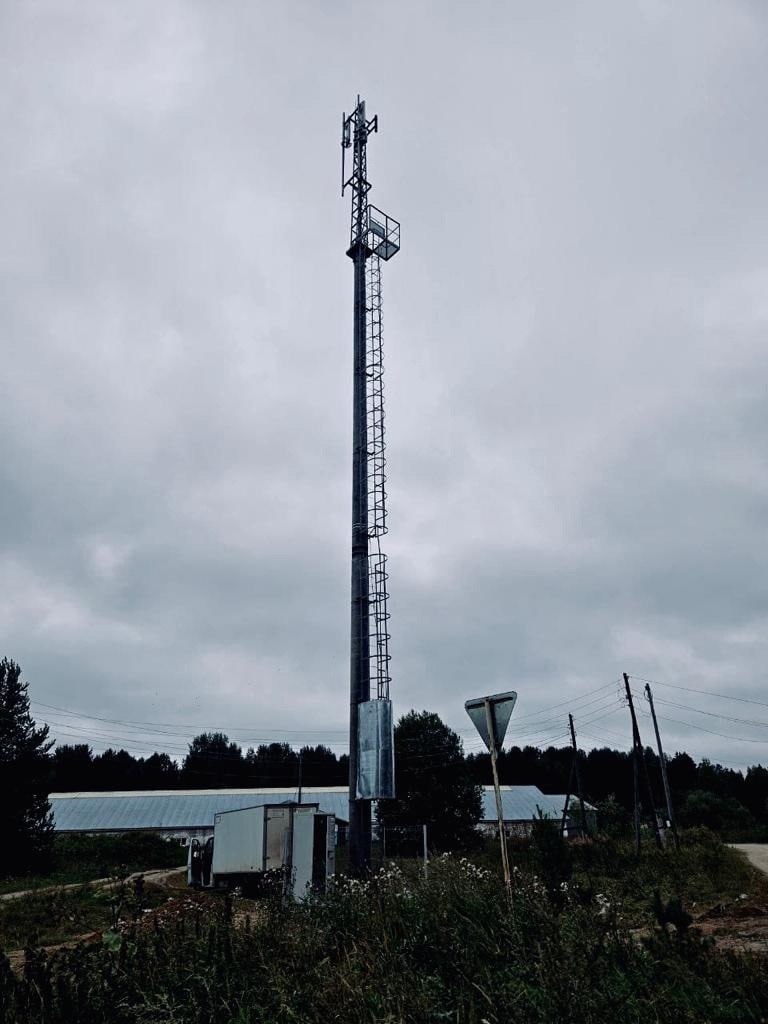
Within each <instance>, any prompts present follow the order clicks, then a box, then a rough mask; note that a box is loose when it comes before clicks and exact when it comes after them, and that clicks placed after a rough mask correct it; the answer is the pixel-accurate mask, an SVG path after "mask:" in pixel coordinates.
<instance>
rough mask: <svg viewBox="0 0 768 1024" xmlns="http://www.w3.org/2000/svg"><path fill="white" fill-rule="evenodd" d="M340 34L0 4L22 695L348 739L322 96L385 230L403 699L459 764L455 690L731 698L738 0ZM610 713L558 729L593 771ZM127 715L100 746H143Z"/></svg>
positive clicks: (746, 643) (751, 50)
mask: <svg viewBox="0 0 768 1024" xmlns="http://www.w3.org/2000/svg"><path fill="white" fill-rule="evenodd" d="M353 9H354V10H355V11H360V10H361V8H360V5H355V6H354V8H353V6H352V5H350V4H346V3H339V4H335V5H316V4H311V3H301V2H292V3H288V4H284V5H280V6H278V7H275V6H274V5H268V4H252V3H231V4H227V5H224V6H212V5H209V4H201V3H195V2H193V0H188V2H178V3H169V4H165V5H163V6H162V8H161V9H159V8H158V7H157V5H155V4H150V3H136V4H132V5H130V7H128V8H121V9H120V10H119V11H118V10H117V9H116V8H110V7H105V6H104V5H101V4H96V3H79V4H77V5H75V4H70V5H66V4H65V5H64V6H62V5H60V4H50V3H40V4H36V5H32V6H26V7H23V8H22V7H18V8H15V9H10V8H8V9H7V10H6V11H5V12H4V14H3V22H4V24H3V31H2V34H1V37H0V38H2V42H0V48H1V51H0V52H1V56H2V60H0V69H2V70H0V77H1V79H2V90H0V96H2V100H1V101H0V103H1V104H2V106H1V107H0V110H1V111H2V113H1V114H0V117H1V118H2V128H3V138H4V142H5V146H6V153H7V154H8V156H7V158H6V160H5V161H4V163H3V167H2V169H1V170H0V206H1V207H2V217H3V224H4V230H3V235H2V239H1V240H0V289H1V292H0V296H1V297H0V321H1V322H2V336H3V339H4V343H3V352H4V360H3V373H2V375H1V377H0V438H1V439H2V440H0V494H1V495H2V503H1V505H0V572H1V573H2V579H3V583H4V586H3V588H2V596H0V635H2V637H3V650H4V651H5V652H7V653H8V654H9V655H11V656H13V657H16V658H17V659H18V660H19V661H21V662H22V664H23V667H24V669H25V672H26V675H27V676H28V677H29V679H30V680H31V683H32V692H33V696H34V697H35V698H36V699H38V700H41V701H43V702H45V703H49V704H54V705H60V706H62V707H65V708H73V709H75V710H78V711H83V712H90V713H92V714H94V715H100V716H102V717H104V718H110V719H118V720H121V721H123V720H132V721H150V722H170V723H184V724H185V726H186V725H187V724H189V725H190V726H197V727H204V726H207V725H211V724H224V725H228V726H230V727H235V726H239V727H243V730H244V731H243V732H242V733H240V734H239V735H238V738H245V737H246V732H245V729H246V727H247V728H248V729H251V727H253V735H254V736H258V735H260V734H263V733H266V732H267V731H268V730H271V729H274V730H280V729H281V728H283V727H290V728H291V729H294V730H301V729H306V730H309V731H312V735H313V737H314V738H316V739H318V740H320V739H326V740H329V741H332V742H334V743H335V744H337V745H338V746H339V747H341V746H343V742H344V728H345V723H346V705H347V690H346V688H347V678H348V665H347V657H348V654H347V624H348V533H349V528H348V518H349V488H350V480H349V467H350V448H351V440H350V433H351V415H350V406H351V403H350V399H351V394H350V392H351V379H350V378H351V338H350V334H351V271H350V267H349V265H348V261H347V260H346V258H345V256H344V248H345V235H346V232H347V216H348V211H347V205H346V202H343V203H342V202H341V201H340V200H339V198H338V194H337V189H338V163H337V159H338V140H337V133H338V123H339V115H340V113H341V110H342V108H344V107H345V106H346V108H347V109H349V107H350V104H351V103H352V102H353V100H354V96H355V94H356V91H357V90H358V89H359V90H360V91H362V92H363V93H364V94H365V96H366V97H367V99H368V100H369V103H370V106H371V109H372V110H374V111H378V112H379V114H380V117H381V132H380V134H379V135H378V136H376V137H374V139H373V141H372V145H371V152H370V164H371V177H372V179H373V181H374V185H375V192H374V193H373V196H374V202H376V203H377V205H381V206H382V207H383V208H384V209H386V210H388V211H391V212H392V214H393V215H395V216H398V217H400V218H401V219H402V221H403V251H402V253H401V254H400V255H399V256H398V258H397V260H395V261H393V263H392V264H390V265H388V266H387V267H386V275H385V281H384V289H385V291H384V298H385V344H386V348H387V357H386V358H387V389H388V392H387V394H388V407H387V409H388V417H389V418H388V436H389V442H390V448H389V460H390V485H391V486H390V495H391V530H392V532H391V534H390V537H389V543H388V550H389V551H390V554H391V570H392V577H391V592H392V615H393V618H392V632H393V643H392V653H393V676H394V683H393V696H394V699H395V701H396V705H397V709H398V710H401V711H402V710H406V709H407V708H408V707H411V706H417V707H430V708H435V709H436V710H438V711H440V712H441V713H442V714H443V715H444V716H445V717H446V719H447V720H449V721H450V722H451V724H453V725H455V726H457V727H460V728H461V730H462V731H463V732H465V733H466V734H467V736H469V727H468V725H465V722H464V717H463V711H462V703H463V700H464V698H465V697H466V696H469V695H471V694H473V693H475V692H480V691H483V690H486V689H492V688H494V687H499V688H506V687H507V686H514V687H515V688H517V689H518V690H519V693H520V699H519V705H518V710H519V713H520V715H521V716H522V715H523V714H528V715H531V714H532V713H533V712H536V711H537V710H538V709H543V708H547V707H550V706H551V705H554V704H558V703H560V702H561V701H563V700H566V699H568V698H569V696H571V695H574V696H575V695H578V694H580V693H582V692H584V691H586V690H589V689H592V688H593V687H595V686H597V685H599V684H601V683H607V682H608V681H609V680H611V679H613V678H618V676H619V675H620V673H621V671H622V670H624V669H626V670H628V671H630V672H633V673H635V674H637V675H642V676H647V677H649V678H652V679H660V680H663V681H665V682H669V683H674V684H678V685H683V686H688V685H690V686H693V687H699V688H702V689H713V690H716V691H718V692H726V693H733V694H737V695H740V696H747V697H749V696H753V697H756V698H757V699H763V698H762V696H761V695H762V694H764V693H765V678H764V669H763V667H762V666H763V665H764V663H765V653H766V652H765V647H766V640H765V637H766V631H765V624H766V621H768V600H767V597H768V595H767V594H766V585H765V582H764V581H765V580H766V579H768V573H767V572H766V569H767V568H768V567H767V566H766V564H765V560H766V556H765V553H764V551H765V544H764V537H765V526H766V516H767V514H768V511H767V510H768V495H767V494H766V479H768V476H767V475H766V472H765V469H766V467H765V462H766V443H765V438H766V422H765V413H764V410H765V409H766V407H767V404H766V400H765V399H766V388H767V387H768V386H767V385H766V380H768V376H767V375H766V369H767V368H766V355H765V346H764V337H765V330H766V325H767V324H768V300H767V299H766V295H768V252H766V246H765V238H766V237H768V230H767V229H768V223H767V221H768V207H767V206H766V202H765V198H766V190H765V185H764V170H763V169H764V167H765V165H766V162H767V161H766V158H767V157H768V153H767V152H766V148H767V145H768V144H767V143H766V140H765V133H763V132H760V131H759V128H758V126H759V125H760V124H761V123H762V120H763V113H764V111H763V107H764V97H765V92H766V87H768V73H767V72H766V67H768V61H766V56H767V54H766V33H765V28H766V16H765V12H764V10H763V9H762V7H760V6H758V5H757V4H754V3H750V2H747V0H744V2H741V3H732V4H729V5H722V4H715V3H693V2H690V3H683V4H666V3H664V2H662V0H656V2H650V0H649V2H647V3H644V4H639V5H636V7H635V8H633V10H632V11H629V10H625V9H623V8H621V7H619V6H616V5H613V4H608V3H597V2H595V3H591V4H587V5H586V6H581V7H579V8H578V9H576V8H573V7H572V6H571V5H567V4H557V5H554V6H549V7H547V8H546V9H544V8H532V7H531V6H530V5H523V4H519V5H517V4H513V5H510V4H502V3H494V2H489V3H487V4H484V5H481V7H480V8H478V9H475V8H473V9H472V10H470V9H469V8H467V7H466V6H463V5H458V4H456V5H439V6H438V5H435V4H430V3H416V4H412V3H409V4H400V3H394V4H389V5H387V6H386V7H382V6H380V5H379V6H377V5H365V4H363V6H362V13H363V15H364V16H363V17H359V18H358V17H354V18H353V17H352V16H351V15H352V12H353ZM659 692H660V693H662V692H664V691H662V690H660V691H659ZM675 692H678V691H667V695H668V694H669V693H675ZM685 696H686V699H685V700H681V701H680V703H685V704H694V705H696V706H699V707H702V708H706V709H707V710H715V711H722V713H723V714H726V715H728V714H731V715H733V710H732V708H733V707H734V706H735V707H742V708H743V707H744V705H730V704H728V703H723V702H715V701H708V700H707V699H706V698H702V697H695V696H694V695H685ZM609 697H610V693H609ZM737 714H738V713H737ZM669 717H670V718H675V717H677V718H678V719H680V720H687V721H692V720H695V721H697V722H700V723H701V724H702V725H705V726H708V727H711V728H712V729H714V730H715V731H720V732H722V733H728V734H730V735H733V736H738V737H742V738H745V739H746V738H749V739H758V740H761V738H762V737H765V738H766V740H768V732H766V730H764V729H761V728H760V727H754V728H751V729H750V728H748V727H746V726H739V725H735V724H733V723H731V724H728V723H720V724H718V721H719V720H715V719H711V720H708V719H705V718H704V717H702V716H697V715H696V714H695V713H694V712H692V711H689V712H683V711H680V710H678V711H670V712H669ZM742 717H755V718H757V717H759V715H755V716H750V715H746V716H742ZM556 718H557V714H554V716H550V715H548V714H542V716H541V717H540V718H533V719H528V723H529V725H528V726H525V727H523V726H521V727H519V728H518V733H517V735H518V736H519V738H521V739H524V738H525V736H526V735H528V738H542V739H543V738H546V735H547V734H551V735H554V734H556V733H558V732H559V731H562V729H563V727H564V724H563V726H561V725H560V724H559V723H558V722H556V721H554V719H556ZM582 718H584V719H585V720H586V719H587V716H584V715H583V716H582ZM625 719H626V713H625V712H623V711H622V710H621V709H620V708H619V707H618V705H617V710H616V712H615V713H614V714H613V715H611V716H609V717H606V718H604V719H602V720H599V721H597V720H596V721H595V722H594V723H593V724H591V725H590V727H589V732H590V734H591V735H592V736H593V738H594V739H595V740H599V739H603V740H606V741H609V742H618V740H617V739H616V737H617V736H624V737H627V736H628V730H627V722H626V720H625ZM57 721H58V722H59V725H58V726H57V729H58V731H59V733H60V734H61V736H62V738H73V737H74V736H76V735H78V733H77V732H76V728H80V727H83V726H82V724H81V726H78V727H73V726H72V725H70V726H69V727H67V726H62V725H61V722H63V721H66V719H65V718H62V717H60V718H59V719H57ZM75 721H76V720H74V719H71V720H70V722H75ZM550 723H551V724H550ZM537 724H541V725H542V729H541V732H540V735H539V736H537V737H534V736H531V735H530V732H528V733H526V730H530V731H535V730H534V726H537ZM545 725H546V728H545V727H544V726H545ZM83 728H85V727H83ZM664 728H665V734H666V736H667V739H668V743H669V745H670V746H671V747H675V746H676V747H680V748H682V747H687V748H688V749H690V750H691V752H692V753H694V754H696V755H699V756H703V755H711V756H713V757H718V758H721V759H722V760H724V761H726V762H729V763H735V764H745V763H748V762H753V761H758V760H760V759H762V760H763V761H765V759H766V755H765V749H766V747H765V745H763V744H762V743H747V742H743V741H741V740H728V739H724V738H722V737H717V736H713V735H711V734H710V733H706V732H703V731H701V730H698V729H691V728H689V727H686V726H682V725H679V724H675V723H669V722H666V723H665V725H664ZM122 729H123V731H122V732H121V727H120V726H115V727H113V728H112V730H111V732H110V731H109V729H108V727H106V726H105V727H104V729H103V730H102V731H101V733H99V734H98V735H95V739H94V742H95V745H96V746H103V745H104V744H105V743H106V742H107V741H108V740H109V738H110V737H111V738H112V739H114V740H115V741H117V740H118V739H120V738H122V739H125V740H126V741H127V739H128V738H131V739H132V742H133V746H134V748H135V749H137V750H141V749H143V747H142V744H146V745H148V746H151V745H152V743H153V742H155V741H158V742H159V737H157V736H153V737H148V736H147V735H146V734H143V733H141V732H138V731H136V732H134V731H133V730H130V729H128V728H127V727H122ZM55 731H56V730H55ZM168 731H169V733H172V734H173V735H169V739H168V744H167V745H168V746H169V747H174V746H177V747H178V748H179V749H182V748H183V745H184V741H183V734H184V729H181V728H180V729H179V730H178V734H177V733H176V731H174V730H168ZM586 732H587V727H586V726H585V734H586ZM295 735H299V734H298V733H296V734H295Z"/></svg>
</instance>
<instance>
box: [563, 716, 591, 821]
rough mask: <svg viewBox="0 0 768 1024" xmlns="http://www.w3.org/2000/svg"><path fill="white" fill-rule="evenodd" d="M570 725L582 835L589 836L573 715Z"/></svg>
mask: <svg viewBox="0 0 768 1024" xmlns="http://www.w3.org/2000/svg"><path fill="white" fill-rule="evenodd" d="M568 724H569V725H570V727H571V744H572V746H573V771H574V774H575V776H576V792H577V793H578V794H579V808H580V810H581V834H582V835H583V836H588V835H589V827H588V826H587V813H586V811H585V810H584V793H583V791H582V788H581V772H580V771H579V748H578V747H577V746H576V730H575V729H574V727H573V715H570V714H569V715H568Z"/></svg>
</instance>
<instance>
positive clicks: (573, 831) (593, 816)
mask: <svg viewBox="0 0 768 1024" xmlns="http://www.w3.org/2000/svg"><path fill="white" fill-rule="evenodd" d="M551 799H552V800H557V801H558V802H559V803H560V807H561V811H560V813H561V814H562V813H563V811H565V827H566V831H567V833H568V835H570V836H574V835H581V807H580V805H579V798H578V796H577V795H576V794H575V793H562V794H561V795H558V796H553V797H552V798H551ZM584 817H585V818H586V819H587V830H588V831H589V832H591V833H592V835H594V834H595V832H596V831H597V808H596V807H595V805H594V804H591V803H589V802H588V801H587V800H585V801H584Z"/></svg>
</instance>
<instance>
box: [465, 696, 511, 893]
mask: <svg viewBox="0 0 768 1024" xmlns="http://www.w3.org/2000/svg"><path fill="white" fill-rule="evenodd" d="M516 700H517V694H516V693H515V691H514V690H509V691H508V692H507V693H495V694H493V695H492V696H490V697H474V698H473V699H472V700H468V701H467V702H466V703H465V704H464V708H465V710H466V712H467V714H468V715H469V717H470V718H471V719H472V722H473V724H474V726H475V728H476V729H477V731H478V732H479V733H480V738H481V739H482V740H483V742H484V743H485V745H486V746H487V747H488V751H489V752H490V755H491V768H492V770H493V790H494V793H495V795H496V817H497V819H498V823H499V842H500V843H501V865H502V868H503V870H504V885H505V886H506V888H507V893H508V894H509V893H511V891H512V875H511V873H510V870H509V854H508V852H507V834H506V832H505V830H504V806H503V804H502V801H501V787H500V786H499V769H498V764H497V758H498V754H499V751H500V750H501V745H502V743H503V742H504V735H505V734H506V731H507V726H508V725H509V720H510V718H511V717H512V710H513V708H514V706H515V701H516Z"/></svg>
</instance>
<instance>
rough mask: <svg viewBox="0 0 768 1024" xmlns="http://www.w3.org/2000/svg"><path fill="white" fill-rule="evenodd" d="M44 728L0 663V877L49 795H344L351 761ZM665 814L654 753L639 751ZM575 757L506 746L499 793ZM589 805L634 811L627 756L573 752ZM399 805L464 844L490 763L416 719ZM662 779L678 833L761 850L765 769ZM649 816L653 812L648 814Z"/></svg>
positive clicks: (403, 753) (551, 786) (401, 743)
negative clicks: (154, 747)
mask: <svg viewBox="0 0 768 1024" xmlns="http://www.w3.org/2000/svg"><path fill="white" fill-rule="evenodd" d="M54 744H55V741H54V739H53V738H52V737H51V736H50V735H49V729H48V726H47V725H42V726H38V725H37V723H36V722H35V721H34V719H33V717H32V714H31V711H30V703H29V694H28V684H27V683H26V682H23V681H22V679H21V669H20V668H19V666H18V665H17V664H16V663H15V662H13V661H10V660H9V659H7V658H4V659H3V660H2V661H0V789H2V792H3V794H4V796H5V805H4V825H5V832H6V834H7V835H8V836H13V837H14V840H13V842H6V843H4V844H0V876H2V875H3V874H4V873H8V872H9V871H10V872H12V871H13V870H16V869H17V868H18V867H19V866H23V867H24V868H26V869H30V868H34V866H35V864H37V863H39V862H43V861H44V860H45V859H46V857H47V856H48V854H49V852H50V845H51V842H52V832H53V825H52V820H51V814H50V804H49V803H48V796H49V794H50V793H53V792H77V791H93V790H96V791H120V790H122V791H125V790H153V789H155V790H157V789H223V788H227V789H235V788H279V789H284V790H288V791H293V790H296V789H297V788H298V786H299V784H300V783H301V785H303V786H306V787H309V786H319V787H323V786H344V785H346V784H347V781H348V768H349V761H348V758H347V755H345V754H342V755H337V754H335V753H334V751H332V750H330V749H329V748H328V747H325V746H323V745H318V746H304V747H302V748H301V749H300V750H294V749H293V748H292V747H291V746H290V744H288V743H269V744H263V745H261V746H259V747H257V748H255V749H254V748H248V749H247V750H245V751H243V749H242V748H241V747H240V746H239V745H238V744H237V743H235V742H234V741H232V740H230V739H229V738H228V737H227V736H226V735H225V734H224V733H221V732H211V733H201V734H200V735H198V736H195V737H194V739H193V740H192V741H191V743H190V744H189V750H188V752H187V754H186V756H185V757H184V758H183V760H182V762H181V764H178V763H177V762H176V761H175V760H174V759H173V758H172V757H170V756H169V755H168V754H167V753H164V752H161V751H157V752H155V753H153V754H151V755H150V756H148V757H138V758H137V757H134V755H132V754H131V753H130V752H128V751H126V750H122V749H121V750H114V749H110V750H106V751H104V752H103V753H99V754H94V753H93V751H92V750H91V748H90V747H89V746H88V745H87V744H75V745H71V744H62V745H59V746H55V749H54ZM645 756H646V759H647V762H648V768H649V773H650V777H651V779H652V780H654V783H653V784H654V786H655V792H654V802H655V806H656V807H658V808H661V807H662V806H663V803H662V794H661V773H660V770H659V767H660V766H659V762H658V758H657V756H656V754H655V753H654V752H653V751H652V750H650V749H649V748H647V749H646V751H645ZM572 757H573V753H572V750H571V748H570V747H559V748H558V747H548V748H547V749H546V750H541V749H539V748H537V747H522V748H521V747H516V746H513V747H510V748H509V749H507V750H505V751H504V752H503V753H502V754H501V755H500V757H499V776H500V781H501V783H502V784H503V785H535V786H538V788H539V789H540V790H542V792H544V793H550V794H556V793H565V792H566V791H567V789H568V784H569V777H570V771H571V764H572ZM579 759H580V774H581V778H582V784H583V787H584V796H585V798H586V799H587V800H589V801H590V802H591V803H595V804H597V805H598V809H599V811H600V818H601V819H602V824H603V825H604V826H609V827H610V826H613V825H615V826H616V827H620V826H622V825H624V824H626V823H627V822H628V821H629V818H630V814H631V810H632V806H633V782H632V779H633V771H632V755H631V754H630V753H629V752H627V751H621V750H613V749H611V748H608V747H604V748H602V749H593V750H591V751H589V752H580V753H579ZM395 765H396V768H395V771H396V786H397V794H398V799H397V800H395V801H391V802H386V804H385V803H382V804H381V805H380V807H379V812H378V813H379V820H380V821H381V823H382V824H388V825H391V826H392V827H395V826H396V825H408V824H412V825H414V826H416V825H421V824H427V825H429V826H430V828H431V829H432V836H433V838H434V839H435V840H436V841H437V845H439V846H441V847H442V848H444V849H448V848H451V847H453V846H456V845H460V842H461V841H462V837H464V839H466V838H467V837H468V836H470V835H471V834H472V831H473V829H474V826H475V825H476V823H477V822H478V820H479V819H480V817H481V813H482V803H481V786H483V785H487V784H488V783H489V782H490V779H491V769H490V764H489V757H488V755H487V754H469V755H465V753H464V750H463V747H462V742H461V739H460V737H459V736H458V735H457V734H456V733H455V732H454V731H453V730H451V729H450V728H449V727H448V726H446V725H445V724H444V723H443V722H442V721H441V720H440V718H439V717H438V716H437V715H435V714H433V713H431V712H427V711H423V712H415V711H411V712H409V713H408V714H406V715H404V716H403V717H402V718H401V719H400V721H399V722H398V724H397V726H396V728H395ZM668 773H669V781H670V785H671V789H672V794H673V799H674V802H675V806H676V809H677V816H678V820H679V822H680V824H681V825H684V826H685V825H689V826H690V825H704V826H707V827H709V828H712V829H714V830H715V831H718V832H721V833H726V834H729V835H731V836H736V835H740V836H742V837H748V838H760V839H765V840H768V769H766V768H763V767H762V766H760V765H756V766H753V767H750V768H749V769H747V771H746V772H745V773H742V772H739V771H734V770H733V769H731V768H728V767H724V766H723V765H720V764H713V763H711V762H710V761H708V760H706V759H705V760H702V761H699V762H696V761H695V760H694V759H693V758H692V757H691V756H690V755H689V754H687V753H685V752H678V753H676V754H675V755H674V756H673V757H671V758H669V760H668ZM645 810H646V812H648V811H649V808H648V806H647V803H646V806H645Z"/></svg>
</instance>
